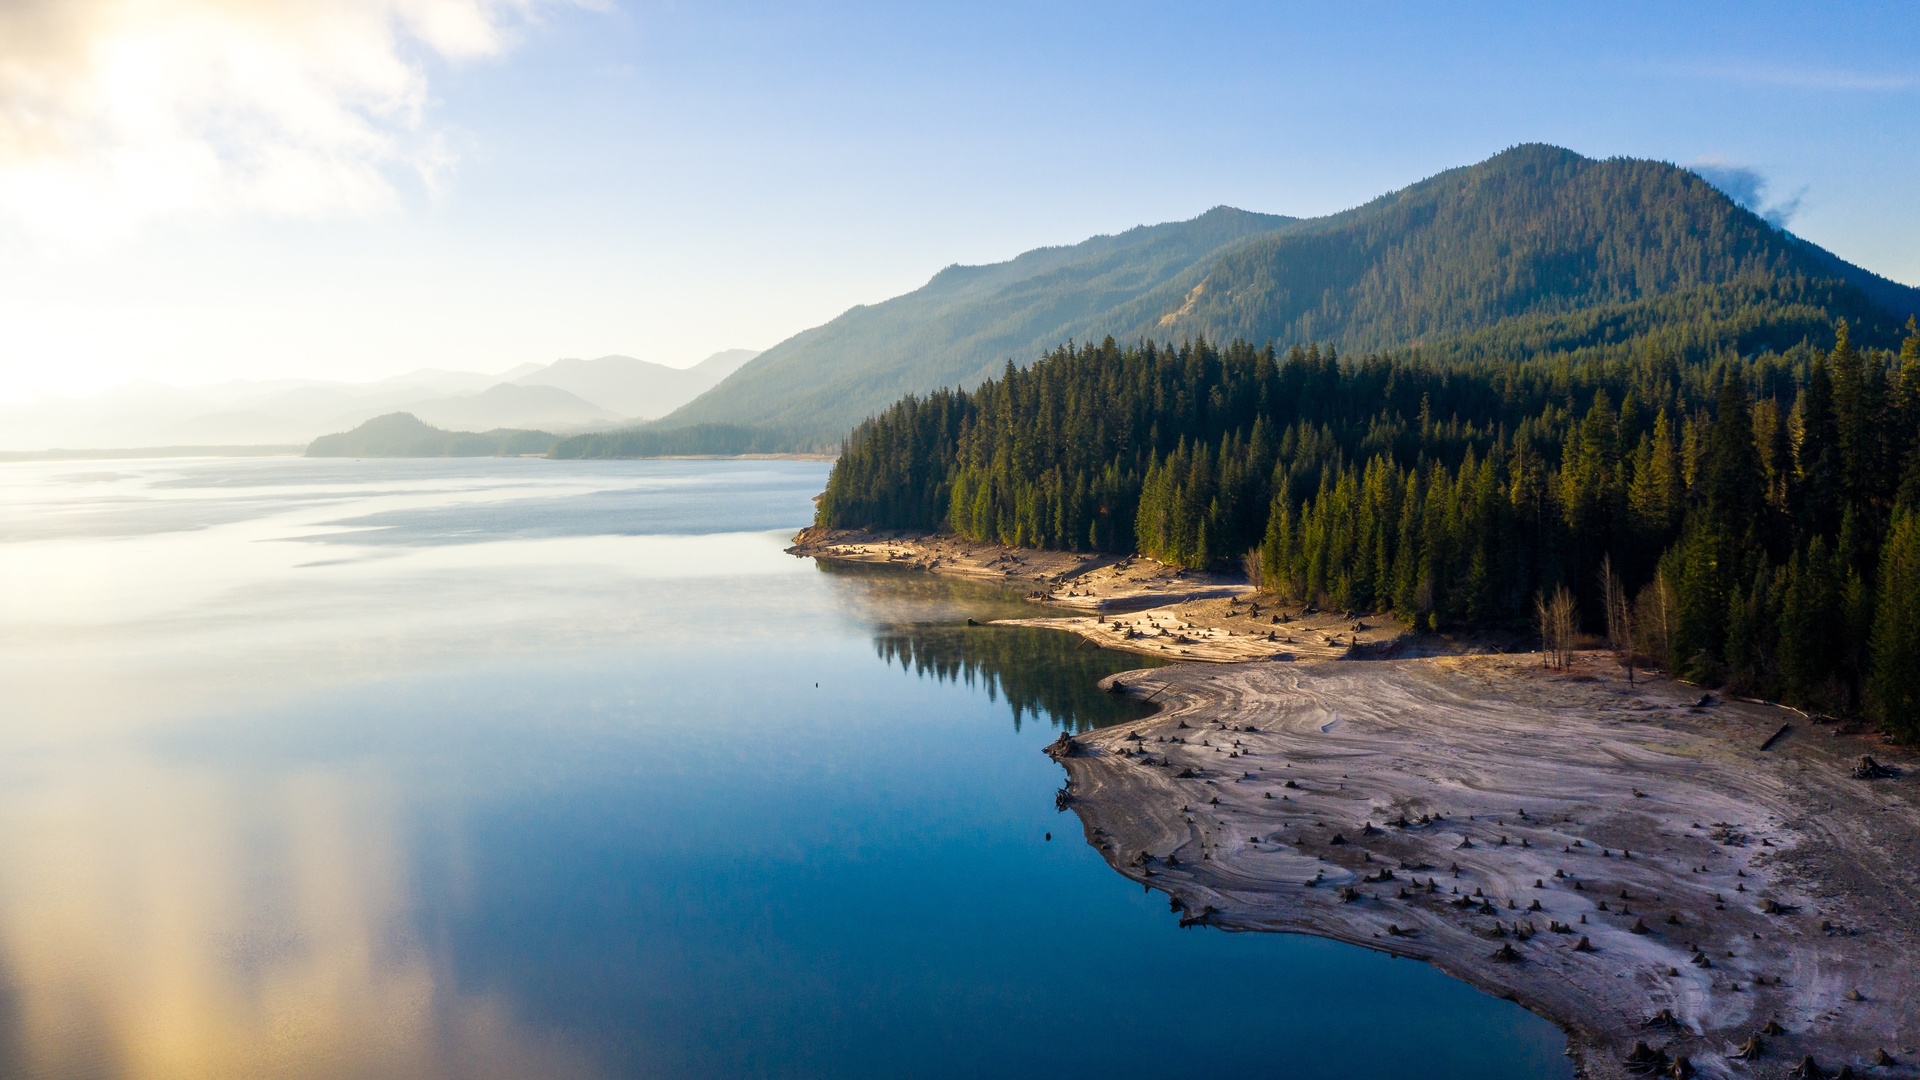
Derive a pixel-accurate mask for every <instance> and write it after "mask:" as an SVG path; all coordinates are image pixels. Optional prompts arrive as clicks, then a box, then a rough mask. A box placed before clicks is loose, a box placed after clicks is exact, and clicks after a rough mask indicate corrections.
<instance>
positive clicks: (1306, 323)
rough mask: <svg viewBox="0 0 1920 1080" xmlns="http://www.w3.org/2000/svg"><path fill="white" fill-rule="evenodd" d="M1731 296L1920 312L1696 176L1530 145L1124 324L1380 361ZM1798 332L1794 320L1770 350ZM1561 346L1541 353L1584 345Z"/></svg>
mask: <svg viewBox="0 0 1920 1080" xmlns="http://www.w3.org/2000/svg"><path fill="white" fill-rule="evenodd" d="M1823 281H1825V282H1832V283H1835V284H1837V285H1839V286H1841V287H1840V288H1839V289H1837V290H1834V289H1821V288H1820V287H1819V286H1818V284H1817V283H1819V282H1823ZM1777 286H1784V288H1780V287H1777ZM1729 289H1733V290H1736V291H1741V292H1753V291H1755V290H1758V291H1772V292H1773V293H1774V294H1775V295H1776V297H1777V298H1778V299H1779V300H1780V301H1781V303H1780V304H1778V305H1774V306H1777V307H1781V306H1789V305H1790V304H1791V303H1792V301H1794V300H1798V299H1803V298H1808V297H1813V296H1818V298H1819V300H1820V303H1821V306H1822V307H1827V308H1832V309H1836V310H1837V311H1838V313H1840V314H1845V315H1847V316H1849V317H1851V318H1852V320H1853V322H1854V323H1855V324H1856V326H1858V325H1860V324H1863V323H1874V324H1877V326H1876V327H1875V328H1876V329H1877V330H1878V331H1879V336H1880V337H1882V338H1886V337H1889V336H1891V335H1892V333H1893V332H1894V331H1895V330H1897V328H1898V324H1900V323H1902V322H1904V321H1905V320H1906V319H1907V318H1908V317H1909V316H1911V315H1914V314H1920V290H1916V289H1912V288H1908V287H1907V286H1904V285H1900V284H1898V283H1896V282H1893V281H1889V280H1887V279H1886V278H1882V277H1880V276H1878V275H1876V274H1873V273H1871V272H1869V271H1867V270H1863V269H1861V268H1860V267H1857V266H1854V265H1852V264H1851V263H1848V262H1846V261H1845V260H1842V259H1840V258H1839V257H1837V256H1835V255H1833V254H1831V253H1829V252H1827V251H1824V250H1822V249H1821V248H1819V247H1817V246H1815V245H1813V244H1811V243H1808V242H1807V241H1805V240H1801V239H1799V238H1798V237H1795V236H1793V235H1792V234H1790V233H1787V232H1784V231H1782V230H1780V229H1778V228H1776V227H1775V226H1773V225H1772V224H1771V223H1769V222H1767V221H1766V220H1765V219H1763V218H1761V217H1759V216H1758V215H1756V214H1754V213H1752V212H1750V211H1748V210H1746V209H1743V208H1742V207H1740V206H1739V205H1738V204H1736V203H1735V202H1734V201H1733V200H1732V199H1729V198H1728V197H1727V196H1725V195H1723V194H1722V193H1721V192H1719V191H1718V190H1716V189H1715V188H1714V187H1713V186H1712V185H1710V184H1708V183H1707V182H1706V181H1705V180H1704V179H1702V178H1701V177H1699V176H1698V175H1696V174H1694V173H1692V172H1689V171H1687V170H1685V169H1681V168H1677V167H1675V166H1673V165H1668V164H1664V163H1662V162H1656V161H1638V160H1633V159H1627V158H1614V159H1610V160H1606V161H1595V160H1592V159H1589V158H1585V157H1582V156H1580V155H1579V154H1576V153H1574V152H1572V151H1570V150H1562V149H1560V148H1558V147H1553V146H1539V145H1532V146H1521V147H1516V148H1514V149H1512V150H1509V151H1506V152H1505V153H1502V154H1500V155H1498V156H1496V157H1494V158H1491V159H1489V160H1487V161H1484V162H1482V163H1480V164H1478V165H1473V166H1468V167H1465V168H1459V169H1452V170H1449V171H1447V172H1444V173H1441V174H1439V175H1438V176H1434V177H1432V178H1430V179H1427V180H1423V181H1421V182H1420V183H1418V184H1414V185H1413V186H1411V187H1408V188H1405V189H1403V190H1401V191H1397V192H1394V193H1392V194H1389V195H1383V196H1381V197H1380V198H1378V199H1375V200H1374V201H1372V202H1370V203H1368V204H1366V205H1365V206H1361V207H1357V208H1355V209H1353V210H1348V211H1345V212H1344V213H1339V214H1334V215H1331V216H1329V217H1325V218H1318V219H1315V220H1312V221H1305V222H1301V223H1300V224H1299V225H1298V226H1296V227H1295V228H1292V229H1289V230H1286V231H1285V232H1283V233H1277V234H1275V235H1272V236H1267V237H1263V238H1260V239H1258V240H1255V241H1252V242H1250V243H1247V244H1244V245H1241V246H1240V247H1238V248H1236V249H1234V250H1233V251H1230V252H1228V253H1226V254H1224V255H1223V256H1221V257H1220V259H1219V260H1217V261H1216V262H1215V263H1214V265H1213V266H1212V267H1210V268H1209V269H1208V271H1207V273H1206V274H1205V275H1204V276H1203V277H1201V279H1200V280H1199V281H1198V282H1196V283H1195V284H1194V285H1193V287H1192V288H1191V289H1190V290H1188V291H1187V292H1186V293H1185V294H1184V295H1180V296H1175V295H1174V294H1173V291H1172V290H1169V289H1166V288H1161V289H1159V290H1156V291H1155V292H1153V293H1151V294H1148V295H1146V296H1143V297H1142V298H1141V299H1140V300H1139V301H1138V302H1137V303H1136V304H1135V305H1134V306H1133V307H1132V308H1131V309H1129V310H1128V311H1127V312H1126V315H1127V316H1129V318H1126V319H1125V320H1124V321H1125V322H1126V323H1127V324H1128V325H1127V326H1126V327H1125V329H1126V330H1127V331H1129V336H1131V335H1132V334H1133V333H1143V332H1144V333H1153V334H1155V335H1156V336H1160V337H1162V338H1170V339H1173V340H1180V339H1183V338H1192V337H1198V336H1205V337H1207V338H1209V339H1214V340H1228V339H1232V338H1244V339H1246V340H1248V341H1255V342H1265V341H1276V342H1280V343H1282V344H1288V343H1293V342H1308V341H1317V342H1322V343H1330V344H1333V345H1335V346H1336V347H1337V348H1339V349H1340V351H1342V352H1382V351H1386V350H1391V349H1401V348H1405V347H1408V346H1420V345H1426V344H1431V343H1439V342H1445V341H1448V340H1450V339H1458V338H1465V337H1468V336H1471V335H1480V336H1482V337H1493V338H1497V337H1499V336H1500V335H1499V333H1498V332H1497V331H1498V330H1500V329H1502V328H1506V327H1511V326H1513V325H1516V324H1517V323H1521V322H1525V323H1531V324H1535V325H1543V324H1547V323H1553V322H1562V323H1568V324H1569V325H1572V324H1575V323H1578V322H1579V320H1569V319H1568V316H1572V315H1575V314H1576V313H1581V312H1591V311H1598V310H1608V311H1613V312H1616V313H1623V314H1624V313H1630V312H1633V311H1635V310H1638V309H1646V310H1653V309H1658V308H1660V307H1662V306H1663V305H1661V304H1660V301H1661V300H1663V299H1666V298H1672V297H1697V298H1699V300H1700V305H1699V306H1705V305H1708V304H1710V298H1712V297H1713V296H1715V295H1718V294H1724V293H1725V292H1726V291H1727V290H1729ZM1665 306H1667V307H1671V305H1665ZM1876 309H1878V310H1876ZM1780 314H1781V313H1780V312H1777V311H1776V312H1774V313H1773V314H1772V316H1770V317H1778V316H1779V315H1780ZM1489 331H1495V333H1492V334H1489V333H1488V332H1489ZM1116 336H1119V335H1116ZM1801 336H1802V334H1801V333H1800V332H1799V328H1798V327H1797V326H1796V327H1793V328H1791V329H1790V331H1789V337H1788V339H1787V340H1780V341H1769V342H1767V343H1766V344H1770V345H1776V346H1778V347H1785V346H1786V345H1790V344H1792V342H1793V341H1795V340H1798V339H1799V338H1800V337H1801ZM1565 338H1566V340H1565V341H1562V342H1545V343H1541V344H1543V345H1544V346H1545V347H1547V348H1553V347H1556V346H1577V345H1579V344H1586V343H1588V342H1585V341H1583V340H1580V335H1579V334H1577V333H1572V332H1569V333H1567V334H1566V335H1565ZM1750 344H1758V343H1750ZM1517 358H1519V357H1508V359H1517Z"/></svg>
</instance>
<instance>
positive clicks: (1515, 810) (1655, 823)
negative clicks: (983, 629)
mask: <svg viewBox="0 0 1920 1080" xmlns="http://www.w3.org/2000/svg"><path fill="white" fill-rule="evenodd" d="M791 550H792V551H793V552H794V553H795V554H799V555H806V556H812V557H815V558H824V559H835V560H846V561H858V562H880V563H890V564H893V565H902V566H909V567H917V568H919V569H922V570H927V571H930V572H933V573H943V574H953V575H958V576H965V577H970V578H975V579H993V578H996V577H997V578H999V579H1000V580H1003V581H1005V582H1007V583H1008V584H1009V585H1010V586H1011V587H1015V588H1019V589H1021V590H1023V591H1024V592H1025V593H1027V594H1028V597H1029V599H1031V600H1033V601H1035V603H1036V604H1037V605H1040V606H1043V607H1045V608H1047V609H1050V610H1049V613H1048V615H1046V616H1041V617H1037V618H1036V619H1023V620H1014V621H1015V622H1020V623H1030V624H1034V623H1037V624H1040V625H1052V626H1057V627H1059V628H1061V629H1063V630H1067V631H1069V632H1073V633H1078V634H1081V635H1082V636H1084V637H1087V638H1089V639H1092V640H1094V641H1097V642H1099V643H1100V644H1102V645H1105V646H1109V647H1115V648H1123V649H1132V650H1134V651H1139V652H1151V653H1154V654H1157V655H1161V656H1168V657H1169V658H1171V659H1176V660H1177V661H1182V662H1178V663H1176V664H1175V665H1174V666H1171V667H1165V668H1156V669H1153V670H1151V671H1138V672H1130V673H1124V674H1121V675H1117V676H1114V677H1112V678H1111V679H1110V680H1108V682H1107V688H1108V689H1110V690H1112V691H1113V692H1115V693H1125V694H1130V695H1135V696H1137V697H1140V698H1143V699H1144V698H1151V699H1152V700H1153V701H1154V702H1155V703H1156V704H1158V705H1161V706H1162V709H1161V711H1160V712H1158V713H1156V714H1155V715H1153V716H1151V717H1148V718H1146V719H1143V720H1140V721H1136V722H1133V723H1128V724H1123V725H1119V726H1115V727H1110V728H1105V729H1102V730H1099V731H1095V732H1089V733H1082V734H1078V735H1073V736H1064V735H1063V736H1062V737H1061V739H1060V740H1059V741H1058V742H1056V743H1055V744H1054V745H1053V746H1052V747H1051V748H1050V750H1049V752H1050V753H1051V754H1052V755H1053V756H1054V757H1055V759H1056V760H1057V761H1059V763H1060V764H1061V766H1062V767H1063V768H1064V769H1065V771H1066V773H1067V784H1066V787H1065V788H1064V789H1063V797H1062V805H1063V806H1064V807H1066V808H1070V809H1071V810H1072V811H1073V812H1074V813H1075V814H1077V815H1078V816H1079V818H1080V820H1081V822H1082V825H1083V828H1084V830H1085V834H1086V838H1087V841H1088V843H1090V844H1092V845H1093V846H1094V847H1095V848H1097V849H1098V850H1099V851H1100V852H1101V854H1102V855H1103V857H1105V858H1106V860H1107V861H1108V862H1109V863H1110V864H1111V865H1112V866H1113V868H1114V869H1115V870H1116V871H1117V872H1119V873H1121V874H1124V875H1126V876H1127V877H1129V878H1132V879H1134V880H1136V881H1139V882H1141V883H1142V884H1144V885H1145V886H1147V887H1149V888H1153V889H1157V890H1159V891H1161V892H1164V893H1165V894H1166V895H1167V897H1168V899H1169V903H1170V905H1171V907H1172V909H1173V911H1174V912H1175V913H1177V914H1178V917H1179V918H1180V919H1181V921H1182V923H1183V924H1186V925H1198V926H1211V927H1217V928H1220V929H1226V930H1267V931H1284V932H1296V933H1306V934H1313V935H1317V936H1321V937H1328V938H1334V939H1338V940H1341V941H1347V942H1351V943H1355V944H1359V945H1363V946H1365V947H1368V948H1374V949H1379V950H1381V951H1385V952H1389V953H1392V954H1394V955H1398V956H1405V957H1409V958H1413V959H1419V960H1423V961H1426V962H1428V963H1432V964H1434V965H1435V966H1437V967H1440V968H1441V969H1443V970H1445V971H1447V972H1449V973H1451V974H1453V975H1455V976H1457V977H1459V978H1461V979H1463V980H1465V981H1467V982H1469V983H1471V984H1473V985H1474V986H1477V987H1479V988H1481V989H1483V990H1485V991H1487V992H1489V993H1494V994H1499V995H1502V996H1507V997H1511V998H1512V999H1514V1000H1515V1001H1517V1002H1519V1003H1520V1004H1522V1005H1523V1006H1525V1007H1527V1008H1529V1009H1532V1010H1533V1011H1535V1012H1537V1013H1539V1014H1541V1015H1543V1016H1545V1017H1547V1018H1548V1019H1550V1020H1553V1021H1554V1022H1555V1023H1557V1024H1559V1025H1560V1026H1561V1027H1562V1028H1563V1029H1564V1030H1566V1032H1567V1034H1568V1038H1569V1050H1570V1053H1572V1054H1573V1055H1574V1057H1575V1059H1576V1062H1577V1066H1578V1070H1579V1072H1580V1074H1581V1075H1583V1076H1589V1077H1596V1078H1606V1077H1624V1076H1629V1075H1654V1074H1658V1075H1695V1074H1698V1075H1703V1076H1716V1075H1717V1076H1755V1077H1786V1076H1803V1075H1821V1076H1834V1075H1840V1074H1841V1070H1842V1069H1846V1068H1850V1069H1852V1070H1853V1071H1854V1072H1855V1073H1856V1074H1862V1075H1865V1073H1864V1072H1863V1070H1866V1069H1868V1068H1869V1067H1871V1068H1872V1070H1873V1071H1872V1073H1871V1075H1880V1076H1906V1075H1920V1069H1916V1066H1917V1065H1920V1001H1916V1000H1915V999H1914V998H1913V997H1912V995H1911V994H1910V993H1909V992H1908V990H1909V983H1910V980H1911V978H1912V972H1913V971H1915V970H1916V969H1920V935H1916V934H1915V932H1914V927H1913V920H1912V918H1911V912H1913V911H1914V910H1915V908H1916V904H1917V903H1920V880H1916V879H1915V878H1914V876H1913V874H1912V872H1911V870H1910V868H1911V867H1912V866H1914V865H1916V864H1920V858H1917V856H1920V793H1916V791H1915V785H1914V781H1915V780H1916V779H1917V778H1920V772H1916V769H1920V761H1916V760H1915V758H1914V756H1913V755H1912V754H1911V753H1910V752H1907V751H1903V750H1901V749H1898V748H1895V747H1891V746H1889V745H1888V744H1887V743H1886V742H1885V741H1884V740H1883V739H1881V738H1879V737H1878V736H1875V735H1872V734H1868V733H1866V732H1865V731H1863V730H1862V729H1860V728H1859V727H1858V726H1855V725H1847V724H1840V723H1836V722H1832V721H1828V720H1826V719H1825V718H1824V717H1818V716H1814V717H1809V716H1807V715H1805V714H1803V713H1800V712H1798V711H1795V710H1791V709H1786V708H1783V707H1779V706H1775V705H1769V704H1764V703H1759V702H1750V701H1741V700H1735V699H1728V698H1726V697H1724V696H1722V695H1717V694H1709V693H1703V692H1701V690H1700V689H1698V688H1697V687H1694V686H1689V685H1686V684H1683V683H1680V682H1677V681H1675V680H1673V679H1670V678H1666V677H1664V676H1660V675H1651V676H1649V675H1647V674H1644V673H1641V674H1638V675H1637V676H1636V678H1635V679H1634V681H1632V682H1629V681H1628V678H1627V675H1626V673H1625V672H1624V670H1622V669H1621V668H1619V667H1618V666H1617V665H1616V664H1614V663H1613V660H1612V657H1611V656H1610V655H1603V654H1599V653H1594V652H1585V653H1578V654H1576V655H1575V657H1574V661H1573V664H1572V665H1571V668H1570V669H1569V670H1568V671H1566V672H1550V671H1547V670H1545V669H1543V667H1542V666H1541V663H1540V658H1539V657H1538V655H1535V654H1498V653H1482V654H1479V655H1463V654H1460V652H1459V650H1458V649H1457V648H1453V649H1448V648H1447V647H1446V646H1447V643H1446V642H1443V641H1437V640H1434V639H1431V638H1421V637H1415V636H1412V635H1410V634H1409V633H1408V632H1407V629H1406V628H1405V627H1404V626H1401V625H1399V624H1396V623H1394V622H1392V621H1390V620H1380V619H1378V618H1376V617H1375V616H1371V615H1368V616H1352V615H1349V614H1347V613H1332V612H1318V611H1309V610H1308V609H1307V608H1306V607H1304V606H1302V605H1298V604H1285V603H1281V602H1278V601H1276V600H1274V599H1273V598H1272V597H1263V596H1262V595H1260V594H1258V593H1257V592H1256V591H1255V590H1253V589H1252V588H1251V587H1250V586H1247V585H1244V584H1239V585H1236V584H1234V583H1233V582H1232V581H1231V580H1230V579H1229V578H1228V577H1227V576H1226V575H1218V574H1199V573H1195V572H1190V571H1181V570H1179V569H1177V568H1174V567H1170V566H1167V565H1165V564H1161V563H1158V562H1156V561H1154V560H1151V559H1146V558H1140V557H1131V558H1115V557H1112V556H1085V555H1075V554H1071V553H1064V552H1047V551H1030V550H1017V549H1011V548H1004V547H1000V546H998V545H991V544H982V543H976V542H971V541H965V540H961V539H956V538H953V537H949V536H942V535H916V534H911V533H877V532H870V531H833V530H825V529H809V530H807V531H806V532H804V533H802V534H801V535H800V536H799V537H796V544H795V547H794V548H793V549H791ZM1256 610H1257V611H1258V612H1259V614H1258V615H1256V614H1254V612H1255V611H1256ZM1056 612H1057V613H1058V614H1054V613H1056ZM1275 620H1278V621H1275ZM1143 625H1145V626H1147V627H1149V628H1151V629H1150V630H1149V631H1148V632H1146V633H1142V631H1141V630H1140V629H1139V627H1141V626H1143ZM1130 631H1131V635H1132V636H1129V632H1130ZM1269 634H1272V635H1273V636H1274V637H1276V638H1291V639H1292V640H1291V641H1274V640H1269ZM1183 639H1184V641H1185V642H1186V644H1178V643H1177V642H1180V641H1181V640H1183ZM1335 642H1337V644H1336V643H1335ZM1436 652H1438V653H1442V654H1440V655H1432V654H1433V653H1436ZM1169 653H1171V655H1169ZM1423 653H1427V654H1429V655H1422V654H1423ZM1362 658H1373V659H1364V660H1363V659H1362ZM1809 1066H1811V1070H1817V1071H1809Z"/></svg>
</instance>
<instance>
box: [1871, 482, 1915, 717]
mask: <svg viewBox="0 0 1920 1080" xmlns="http://www.w3.org/2000/svg"><path fill="white" fill-rule="evenodd" d="M1879 587H1880V603H1879V611H1878V613H1877V614H1876V616H1875V618H1874V624H1873V658H1874V660H1873V680H1872V682H1871V683H1870V684H1869V687H1868V690H1869V695H1868V707H1869V711H1870V712H1871V713H1872V714H1873V716H1874V718H1875V719H1877V720H1878V721H1879V722H1880V723H1881V725H1882V726H1883V727H1885V728H1886V730H1887V731H1888V732H1889V733H1890V734H1893V735H1894V736H1896V737H1898V738H1900V739H1903V740H1906V741H1909V742H1910V741H1913V740H1915V739H1920V512H1915V511H1913V510H1906V509H1903V510H1902V511H1901V512H1900V513H1899V514H1898V515H1897V516H1896V517H1895V518H1894V519H1893V524H1892V527H1891V528H1890V529H1889V530H1888V533H1887V544H1886V549H1885V551H1884V552H1883V553H1882V554H1881V562H1880V581H1879Z"/></svg>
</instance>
